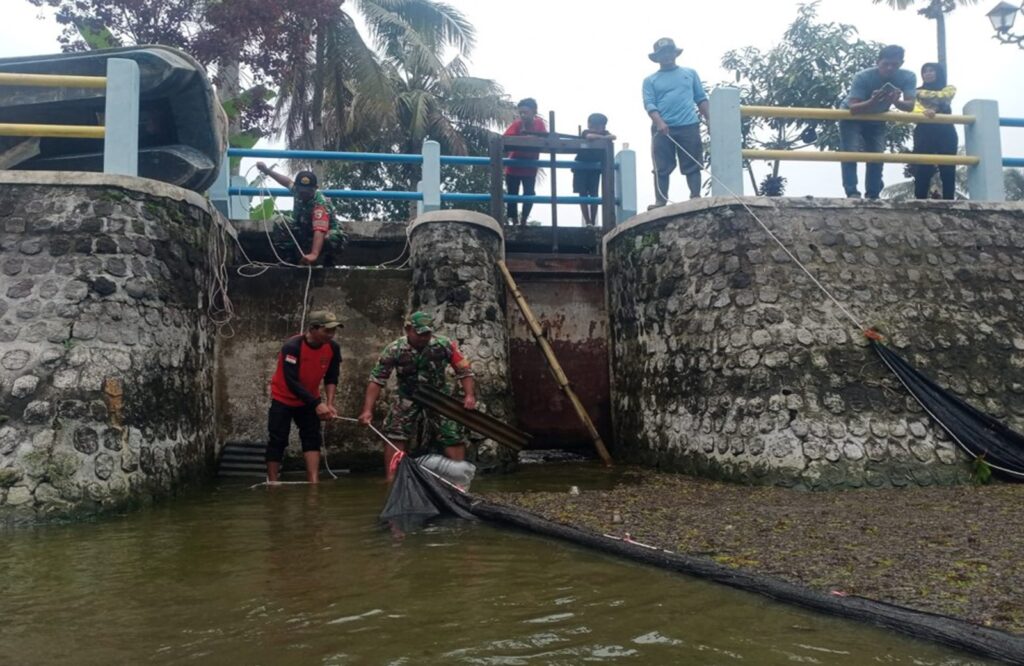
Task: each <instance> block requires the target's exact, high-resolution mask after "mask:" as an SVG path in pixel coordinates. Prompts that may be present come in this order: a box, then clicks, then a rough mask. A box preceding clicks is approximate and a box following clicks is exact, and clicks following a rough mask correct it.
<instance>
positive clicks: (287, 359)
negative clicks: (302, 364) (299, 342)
mask: <svg viewBox="0 0 1024 666" xmlns="http://www.w3.org/2000/svg"><path fill="white" fill-rule="evenodd" d="M284 362H285V363H291V364H292V365H295V364H296V363H298V362H299V359H298V358H296V357H295V356H292V355H291V354H287V355H285V357H284Z"/></svg>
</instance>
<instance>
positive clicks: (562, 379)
mask: <svg viewBox="0 0 1024 666" xmlns="http://www.w3.org/2000/svg"><path fill="white" fill-rule="evenodd" d="M498 268H500V269H501V274H502V275H503V276H504V278H505V284H507V285H508V289H509V291H510V292H512V298H514V299H515V301H516V305H518V306H519V310H520V311H521V312H522V313H523V318H524V319H526V324H527V326H529V327H530V332H531V333H532V334H533V338H534V340H536V341H537V346H539V347H540V350H541V352H543V354H544V358H545V359H546V360H547V362H548V366H549V367H550V368H551V374H553V375H554V376H555V381H556V382H558V388H560V389H562V392H563V393H565V395H566V396H567V397H568V398H569V402H571V403H572V406H573V408H574V409H575V410H576V414H577V415H578V416H579V417H580V421H582V422H583V425H584V426H586V428H587V432H588V433H589V434H590V438H591V439H593V440H594V448H595V449H597V453H598V455H599V456H601V460H603V461H604V464H605V465H607V466H609V467H611V465H612V457H611V455H609V453H608V449H607V448H605V445H604V441H603V440H602V439H601V435H600V434H599V433H598V432H597V428H595V427H594V422H593V421H591V420H590V416H589V415H588V414H587V410H586V409H584V408H583V403H582V402H580V399H579V396H577V395H576V392H575V391H573V390H572V386H570V384H569V378H568V377H566V376H565V372H564V371H563V370H562V366H561V364H559V362H558V359H557V358H555V352H554V350H553V349H552V348H551V343H549V342H548V339H547V338H546V337H545V336H544V329H543V328H541V325H540V323H539V322H538V321H537V318H536V317H534V316H533V311H532V310H530V306H529V305H528V304H527V302H526V299H525V298H524V297H523V294H522V292H521V291H519V286H518V285H517V284H516V281H515V280H514V279H513V278H512V273H510V272H509V270H508V266H506V265H505V262H504V261H503V260H501V259H499V260H498Z"/></svg>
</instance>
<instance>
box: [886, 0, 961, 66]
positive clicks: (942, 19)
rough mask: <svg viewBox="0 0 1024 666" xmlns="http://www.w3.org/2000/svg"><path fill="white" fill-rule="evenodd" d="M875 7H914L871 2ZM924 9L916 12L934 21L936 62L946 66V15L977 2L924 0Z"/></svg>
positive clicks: (895, 1) (898, 1) (894, 0)
mask: <svg viewBox="0 0 1024 666" xmlns="http://www.w3.org/2000/svg"><path fill="white" fill-rule="evenodd" d="M871 1H872V2H873V3H875V4H876V5H880V4H886V5H888V6H889V7H891V8H892V9H898V10H903V9H908V8H910V7H912V6H915V5H916V4H917V3H916V1H915V0H871ZM926 3H927V4H925V6H924V7H922V8H921V9H919V10H917V13H918V14H920V15H921V16H923V17H925V18H927V19H931V20H933V21H935V39H936V51H937V53H938V60H939V62H940V63H942V64H943V65H947V64H948V62H947V61H948V58H947V57H946V14H948V13H950V12H951V11H953V10H954V9H956V8H957V7H966V6H968V5H976V4H978V0H926Z"/></svg>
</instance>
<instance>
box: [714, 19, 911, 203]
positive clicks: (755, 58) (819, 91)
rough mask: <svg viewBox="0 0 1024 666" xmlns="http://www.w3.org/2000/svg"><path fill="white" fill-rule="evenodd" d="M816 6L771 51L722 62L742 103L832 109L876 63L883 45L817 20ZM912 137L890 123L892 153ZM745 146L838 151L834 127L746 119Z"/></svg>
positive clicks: (775, 168)
mask: <svg viewBox="0 0 1024 666" xmlns="http://www.w3.org/2000/svg"><path fill="white" fill-rule="evenodd" d="M817 6H818V3H817V2H813V3H810V4H804V5H801V6H800V7H799V9H798V10H797V17H796V20H794V21H793V23H792V24H791V25H790V26H789V27H788V28H787V29H786V32H785V33H784V34H783V36H782V39H781V41H780V42H779V43H778V44H777V45H776V46H774V47H772V48H771V49H768V50H767V51H762V50H760V49H758V48H756V47H753V46H748V47H745V48H742V49H738V50H733V51H729V52H727V53H726V54H725V55H724V56H723V57H722V67H723V68H724V69H725V70H726V71H728V72H731V73H732V74H733V77H734V82H730V83H727V84H726V85H735V86H738V87H739V88H740V101H741V104H744V105H750V106H797V107H816V108H830V107H835V106H837V105H838V104H839V102H840V101H842V99H843V98H844V97H845V96H846V93H847V90H848V88H849V86H850V82H851V81H852V80H853V76H854V74H856V73H857V72H858V71H860V70H862V69H865V68H868V67H871V66H872V65H874V64H875V62H876V60H877V58H878V51H879V49H880V48H881V47H882V45H881V44H879V43H877V42H869V41H864V40H862V39H860V38H859V37H858V36H857V29H856V28H855V27H854V26H852V25H848V24H845V23H822V22H820V21H818V19H817ZM910 132H911V130H910V126H909V125H902V124H895V123H890V124H889V127H888V137H887V139H888V144H889V147H890V149H891V150H903V149H904V147H905V145H906V143H907V140H908V139H909V138H910ZM743 147H744V148H759V149H766V150H798V149H804V148H816V149H818V150H838V148H839V130H838V125H837V124H836V123H835V122H814V121H805V120H799V119H794V118H760V117H749V118H744V119H743ZM746 166H747V172H748V175H749V176H750V182H751V185H752V186H753V189H754V191H757V192H759V191H760V188H759V186H758V182H757V178H756V177H755V175H754V170H753V167H752V165H751V164H750V163H747V165H746ZM780 168H781V162H779V161H775V162H774V163H773V164H772V167H771V174H770V176H771V178H773V179H774V178H778V177H779V171H780ZM772 182H778V181H772Z"/></svg>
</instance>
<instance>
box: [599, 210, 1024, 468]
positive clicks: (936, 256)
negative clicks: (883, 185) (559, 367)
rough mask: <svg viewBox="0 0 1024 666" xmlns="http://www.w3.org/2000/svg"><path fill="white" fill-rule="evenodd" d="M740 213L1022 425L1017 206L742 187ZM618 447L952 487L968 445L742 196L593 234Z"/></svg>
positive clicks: (911, 349) (852, 303)
mask: <svg viewBox="0 0 1024 666" xmlns="http://www.w3.org/2000/svg"><path fill="white" fill-rule="evenodd" d="M752 206H753V207H754V210H755V211H756V212H757V214H758V215H759V216H761V217H762V219H764V220H765V222H766V223H767V224H768V225H769V227H770V228H771V229H773V231H775V233H777V234H778V235H779V237H780V238H782V239H783V240H784V242H785V243H787V245H788V246H789V247H791V248H792V249H793V250H794V251H795V252H796V254H797V256H798V257H799V258H800V260H801V261H802V262H804V263H805V264H806V265H807V266H808V267H809V268H810V270H811V271H813V272H814V274H815V275H816V276H818V277H819V279H820V280H821V281H822V282H824V283H825V284H826V285H828V287H829V288H830V289H832V290H833V291H834V293H835V295H836V296H837V298H839V300H840V301H841V302H843V303H845V304H847V306H848V307H849V309H850V310H852V311H853V312H854V314H855V315H856V316H857V317H859V318H860V319H861V320H862V321H863V322H864V323H865V325H869V326H877V327H878V328H879V329H881V330H882V332H883V333H885V334H886V335H887V336H888V340H889V342H890V344H891V345H892V346H893V347H894V348H895V349H896V350H897V351H898V352H899V353H901V354H902V355H904V356H905V357H906V358H908V360H909V361H910V362H911V363H913V364H915V365H916V366H917V367H918V368H919V369H921V370H923V371H925V372H927V373H929V374H930V375H931V376H932V377H934V378H936V379H937V380H938V381H939V382H940V383H941V384H943V385H944V386H947V387H949V388H951V389H952V390H953V391H954V392H956V393H957V394H959V395H960V396H961V397H963V398H965V399H966V400H968V401H969V402H971V403H972V404H974V405H976V406H978V407H979V408H981V409H983V410H985V411H987V412H989V413H991V414H993V415H994V416H996V417H997V418H1001V419H1006V421H1007V422H1008V423H1009V424H1010V425H1011V426H1014V427H1016V428H1017V429H1024V388H1022V387H1024V302H1022V300H1021V298H1020V291H1021V283H1022V282H1024V208H1022V207H1021V206H1020V205H1012V204H1001V205H1000V204H994V205H982V204H969V203H956V204H948V203H936V204H927V203H918V202H914V203H909V204H884V203H869V202H850V201H845V200H821V201H811V200H777V201H775V202H768V201H765V200H758V201H756V202H755V203H752ZM606 263H607V280H608V293H609V309H610V312H611V335H612V344H613V357H612V372H613V410H614V416H615V421H616V434H617V439H618V445H619V446H618V448H619V451H620V454H621V453H623V452H625V453H627V454H628V455H629V456H630V457H632V458H633V459H634V460H638V461H643V462H646V463H648V464H652V465H656V466H659V467H664V468H670V469H680V470H686V471H690V472H695V473H700V474H706V475H712V476H719V477H724V478H728V479H735V480H740V481H749V482H760V483H778V484H783V485H790V486H799V487H809V488H839V487H859V486H863V485H869V486H883V485H907V484H920V485H928V484H932V483H953V482H958V481H963V480H964V479H965V478H966V477H967V475H968V466H967V464H966V457H965V456H964V455H963V454H962V453H961V452H960V451H959V450H958V449H957V448H956V447H955V446H954V444H953V443H951V442H950V440H949V438H948V436H947V435H946V433H945V432H944V431H943V430H942V429H941V428H940V427H938V426H937V425H936V424H935V423H933V422H932V421H931V419H930V418H929V417H928V416H927V415H926V414H924V413H923V412H922V410H921V409H920V407H919V406H918V405H917V403H916V402H915V401H914V400H913V399H912V398H911V397H910V396H909V395H908V394H907V393H906V392H905V391H904V390H903V389H902V387H901V386H900V385H899V384H898V383H897V382H896V380H895V378H894V377H892V376H891V375H890V374H889V373H888V371H887V370H886V369H885V367H884V366H883V365H882V364H881V362H880V361H879V360H878V359H877V358H875V356H874V354H873V353H872V352H871V351H870V349H869V348H867V347H866V346H865V343H864V341H863V338H862V337H861V336H860V335H859V334H858V332H857V330H856V328H855V327H854V326H853V325H852V324H850V323H849V322H848V321H847V320H846V319H845V318H843V317H842V316H841V314H840V313H839V311H838V309H837V308H836V307H835V306H834V305H833V304H832V303H830V302H828V301H827V300H826V299H825V298H824V297H823V296H822V295H821V293H820V292H819V291H818V290H817V289H815V288H814V287H813V285H812V284H811V282H810V280H809V279H808V278H806V277H805V276H804V275H802V274H801V273H800V272H799V271H798V270H797V269H796V267H795V266H794V265H793V264H792V263H791V262H790V261H789V260H788V259H787V258H786V257H785V255H784V254H783V253H782V252H781V251H780V250H779V249H778V247H777V246H775V245H774V244H773V243H772V242H771V241H770V240H769V239H768V237H767V235H766V234H765V232H764V231H762V230H761V229H760V228H758V227H757V225H756V223H755V222H754V220H753V219H752V218H751V216H750V215H749V214H748V213H747V212H746V211H744V210H743V209H742V208H741V207H740V206H738V205H735V204H732V203H730V202H728V201H727V200H704V201H700V202H695V203H690V204H680V205H676V206H671V207H668V208H666V209H662V210H659V211H656V212H651V213H646V214H643V215H640V216H638V217H637V218H635V220H634V221H633V222H631V223H629V224H627V225H624V226H623V227H619V228H618V229H617V230H616V231H615V232H614V233H613V234H612V235H610V236H609V237H607V239H606Z"/></svg>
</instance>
